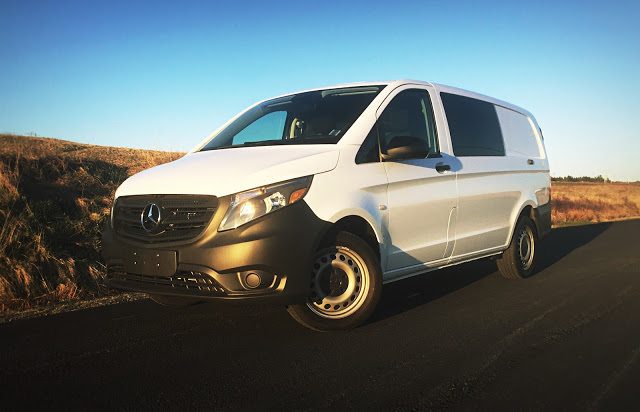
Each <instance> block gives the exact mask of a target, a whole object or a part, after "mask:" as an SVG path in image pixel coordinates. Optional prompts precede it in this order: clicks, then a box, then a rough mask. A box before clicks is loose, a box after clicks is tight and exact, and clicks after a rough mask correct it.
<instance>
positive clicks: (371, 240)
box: [319, 213, 382, 261]
mask: <svg viewBox="0 0 640 412" xmlns="http://www.w3.org/2000/svg"><path fill="white" fill-rule="evenodd" d="M372 221H373V219H371V218H370V217H369V218H368V217H365V216H363V215H362V214H355V213H352V214H345V215H343V216H340V217H338V218H337V219H335V221H334V222H333V223H332V224H331V226H330V227H329V228H328V229H327V230H326V231H325V232H324V233H323V234H322V235H321V239H320V242H319V243H320V244H322V243H323V242H324V241H326V240H327V239H331V238H333V237H334V236H335V235H336V234H337V233H338V232H341V231H345V232H349V233H352V234H354V235H356V236H358V237H359V238H361V239H362V240H364V241H365V242H366V243H367V244H368V245H369V246H370V247H371V249H372V250H373V252H374V253H375V254H376V256H377V257H378V260H379V261H380V259H381V256H382V251H381V249H382V247H381V245H382V241H381V239H382V237H381V235H380V232H379V231H378V230H376V226H375V224H374V223H372Z"/></svg>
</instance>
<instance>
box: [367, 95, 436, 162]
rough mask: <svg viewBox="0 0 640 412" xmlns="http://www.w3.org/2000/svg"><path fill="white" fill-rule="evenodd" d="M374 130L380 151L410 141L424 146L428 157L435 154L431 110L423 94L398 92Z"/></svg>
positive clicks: (426, 97) (433, 123)
mask: <svg viewBox="0 0 640 412" xmlns="http://www.w3.org/2000/svg"><path fill="white" fill-rule="evenodd" d="M377 128H378V137H379V139H380V144H381V146H382V148H383V149H384V148H387V147H393V146H394V141H395V142H398V141H402V140H407V139H412V140H419V141H420V142H421V143H422V144H424V146H425V148H427V149H428V152H429V154H437V153H439V148H438V135H437V133H436V126H435V119H434V115H433V108H432V106H431V99H430V98H429V93H428V92H427V91H426V90H415V89H410V90H405V91H403V92H400V93H399V94H398V95H397V96H396V97H394V99H393V101H391V103H389V105H388V106H387V107H386V108H385V109H384V111H383V112H382V115H380V118H379V119H378V121H377Z"/></svg>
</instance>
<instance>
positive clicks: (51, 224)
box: [0, 135, 640, 312]
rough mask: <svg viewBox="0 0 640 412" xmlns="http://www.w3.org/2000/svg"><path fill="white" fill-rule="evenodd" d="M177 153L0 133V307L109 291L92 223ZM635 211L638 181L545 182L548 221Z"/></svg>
mask: <svg viewBox="0 0 640 412" xmlns="http://www.w3.org/2000/svg"><path fill="white" fill-rule="evenodd" d="M180 155H181V154H180V153H166V152H158V151H149V150H135V149H125V148H115V147H103V146H93V145H86V144H79V143H72V142H67V141H63V140H56V139H44V138H33V137H21V136H11V135H0V312H6V311H15V310H22V309H25V308H30V307H33V306H38V305H46V304H48V303H54V302H60V301H78V300H83V299H91V298H95V297H99V296H104V295H108V294H110V293H114V292H112V291H109V290H108V289H107V288H106V287H105V286H104V284H103V282H102V277H103V276H104V266H103V264H102V263H101V259H100V255H99V249H100V231H101V229H102V226H103V224H104V221H105V219H107V217H108V215H109V211H110V207H111V202H112V199H113V194H114V191H115V189H116V188H117V187H118V185H119V184H120V183H121V182H122V181H123V180H124V179H126V178H127V176H129V175H131V174H133V173H135V172H138V171H140V170H142V169H146V168H148V167H151V166H154V165H157V164H160V163H165V162H168V161H171V160H174V159H176V158H178V157H179V156H180ZM638 216H640V185H633V184H632V185H626V184H615V183H613V184H593V183H590V184H583V183H555V182H554V184H553V219H554V224H556V225H558V224H570V223H575V222H580V223H585V222H598V221H604V220H616V219H621V218H628V217H638Z"/></svg>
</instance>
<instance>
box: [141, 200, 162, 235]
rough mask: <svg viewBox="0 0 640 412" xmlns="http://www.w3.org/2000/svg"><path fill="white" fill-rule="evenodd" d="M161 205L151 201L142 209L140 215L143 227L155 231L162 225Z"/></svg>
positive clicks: (148, 230)
mask: <svg viewBox="0 0 640 412" xmlns="http://www.w3.org/2000/svg"><path fill="white" fill-rule="evenodd" d="M160 219H161V216H160V206H158V205H156V204H155V203H149V204H148V205H146V206H145V207H144V209H143V210H142V215H140V223H141V224H142V228H143V229H144V230H146V231H147V232H155V231H157V230H158V228H159V226H160Z"/></svg>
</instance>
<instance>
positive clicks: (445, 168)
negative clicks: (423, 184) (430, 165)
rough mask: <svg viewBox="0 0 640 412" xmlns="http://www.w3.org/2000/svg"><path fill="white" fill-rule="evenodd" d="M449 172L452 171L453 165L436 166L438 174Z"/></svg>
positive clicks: (439, 164)
mask: <svg viewBox="0 0 640 412" xmlns="http://www.w3.org/2000/svg"><path fill="white" fill-rule="evenodd" d="M447 170H451V165H448V164H446V163H438V164H436V171H437V172H438V173H444V172H445V171H447Z"/></svg>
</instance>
